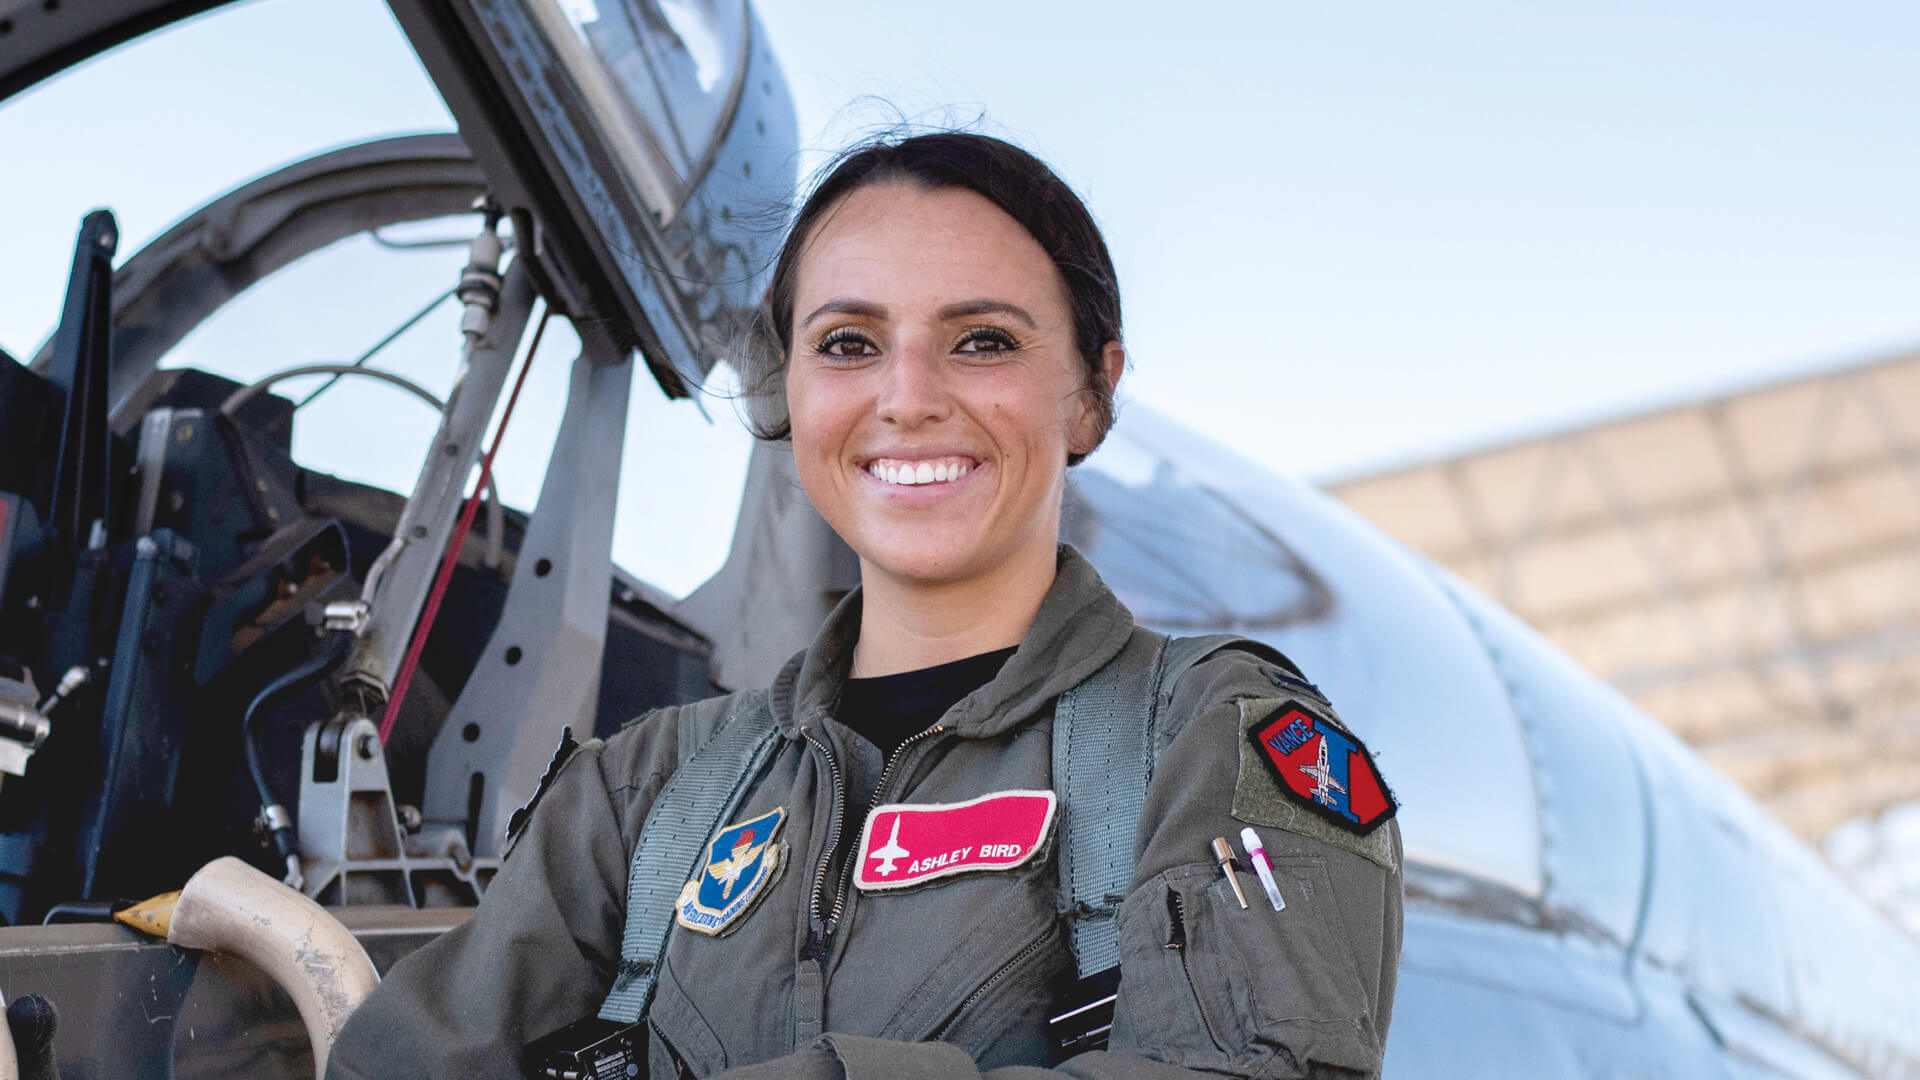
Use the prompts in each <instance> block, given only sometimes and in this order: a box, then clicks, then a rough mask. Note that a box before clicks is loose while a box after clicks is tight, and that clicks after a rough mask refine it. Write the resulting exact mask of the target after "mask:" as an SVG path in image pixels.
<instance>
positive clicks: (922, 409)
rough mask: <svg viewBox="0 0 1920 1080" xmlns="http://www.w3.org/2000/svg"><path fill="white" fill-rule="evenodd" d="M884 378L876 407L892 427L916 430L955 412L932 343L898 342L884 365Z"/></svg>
mask: <svg viewBox="0 0 1920 1080" xmlns="http://www.w3.org/2000/svg"><path fill="white" fill-rule="evenodd" d="M881 379H882V385H881V387H880V393H879V395H878V397H877V399H876V401H875V408H876V410H877V411H878V413H879V416H880V419H881V420H883V421H885V422H887V423H889V424H899V425H901V426H903V427H914V426H917V425H919V424H926V423H932V422H935V421H938V420H943V419H945V418H946V417H947V415H948V414H949V413H951V412H952V409H953V402H952V399H951V398H950V397H949V395H948V392H947V369H946V365H945V364H944V363H943V357H942V356H941V355H940V351H939V349H938V348H937V347H936V346H934V345H932V344H931V343H930V342H926V341H902V342H899V343H898V344H897V346H896V348H895V349H894V352H893V355H892V356H890V357H888V359H887V363H886V364H884V365H883V370H882V372H881Z"/></svg>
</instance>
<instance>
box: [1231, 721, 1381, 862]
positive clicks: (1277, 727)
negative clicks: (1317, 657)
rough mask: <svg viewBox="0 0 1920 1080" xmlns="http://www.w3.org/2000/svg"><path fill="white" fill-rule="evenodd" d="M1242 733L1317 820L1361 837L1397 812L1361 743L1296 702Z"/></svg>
mask: <svg viewBox="0 0 1920 1080" xmlns="http://www.w3.org/2000/svg"><path fill="white" fill-rule="evenodd" d="M1246 730H1247V738H1248V739H1250V740H1252V742H1253V745H1254V747H1255V748H1256V749H1257V750H1258V751H1259V758H1260V760H1261V761H1262V762H1264V763H1265V764H1266V766H1267V769H1268V770H1269V771H1270V772H1272V773H1273V775H1274V777H1275V779H1277V780H1279V781H1280V786H1281V788H1282V790H1284V791H1285V792H1286V793H1287V794H1288V795H1289V796H1291V797H1292V798H1293V801H1295V802H1296V803H1299V804H1301V805H1303V806H1305V807H1306V808H1307V809H1309V810H1311V811H1313V812H1314V813H1315V814H1317V815H1318V816H1319V817H1320V818H1322V819H1324V820H1326V821H1328V822H1330V823H1332V824H1334V825H1336V826H1338V827H1340V828H1342V829H1345V830H1347V831H1348V832H1352V833H1357V834H1359V835H1361V836H1365V835H1367V834H1368V833H1371V832H1372V831H1373V830H1375V829H1377V828H1379V827H1380V825H1381V823H1382V822H1385V821H1386V820H1387V819H1388V818H1390V817H1392V816H1393V814H1394V811H1396V810H1398V809H1399V806H1398V805H1397V804H1396V803H1395V802H1394V801H1393V795H1392V794H1391V793H1389V792H1388V791H1387V785H1386V784H1385V783H1384V782H1383V781H1382V780H1381V779H1380V771H1379V770H1378V769H1376V768H1374V765H1373V757H1372V755H1370V754H1368V753H1367V748H1366V747H1365V746H1363V745H1361V743H1360V740H1359V739H1358V738H1355V737H1354V735H1353V733H1352V732H1350V731H1347V730H1346V729H1344V728H1341V727H1339V726H1338V725H1335V724H1333V723H1331V722H1329V721H1328V720H1326V719H1324V718H1322V717H1321V716H1319V715H1318V714H1317V713H1315V712H1314V711H1313V710H1311V709H1309V708H1307V707H1306V706H1304V705H1301V704H1300V703H1299V702H1296V701H1288V702H1286V703H1285V704H1283V705H1281V706H1280V707H1279V708H1278V709H1275V710H1274V711H1273V712H1272V713H1270V714H1268V715H1267V716H1266V718H1265V719H1262V720H1259V721H1256V722H1254V723H1252V724H1249V725H1248V726H1247V729H1246Z"/></svg>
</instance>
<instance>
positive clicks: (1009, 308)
mask: <svg viewBox="0 0 1920 1080" xmlns="http://www.w3.org/2000/svg"><path fill="white" fill-rule="evenodd" d="M829 314H840V315H859V316H862V317H864V318H869V319H884V318H886V317H887V309H886V306H885V305H883V304H875V303H873V302H871V301H867V300H855V299H853V298H851V297H844V296H843V297H838V298H836V299H833V300H829V301H827V302H826V303H824V304H821V305H820V306H819V307H817V308H814V309H813V311H811V312H809V313H808V315H807V317H806V318H804V319H802V320H800V325H802V326H806V325H807V324H809V323H811V322H813V320H815V319H817V318H819V317H820V316H822V315H829ZM937 314H938V315H939V316H940V318H941V319H942V320H943V321H944V320H947V319H958V318H962V317H964V316H967V315H989V314H1001V315H1011V316H1013V317H1014V318H1016V319H1019V320H1020V321H1021V322H1023V323H1026V324H1027V326H1028V328H1030V329H1037V328H1038V325H1037V324H1036V323H1035V322H1034V321H1033V316H1032V315H1030V314H1028V312H1027V309H1026V308H1023V307H1021V306H1020V305H1018V304H1009V303H1007V302H1006V301H1005V300H985V299H980V300H961V301H959V302H958V303H953V304H948V305H947V306H946V307H943V308H941V309H940V310H939V312H938V313H937Z"/></svg>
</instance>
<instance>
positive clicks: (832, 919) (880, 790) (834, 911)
mask: <svg viewBox="0 0 1920 1080" xmlns="http://www.w3.org/2000/svg"><path fill="white" fill-rule="evenodd" d="M945 730H947V728H946V725H945V724H935V725H933V726H932V727H930V728H928V729H927V730H925V731H923V732H921V733H920V734H918V735H915V736H912V737H911V738H908V739H907V740H905V741H904V742H902V743H901V744H900V745H899V746H896V747H894V749H893V753H892V755H891V756H889V757H888V758H887V764H886V767H885V768H882V769H881V770H880V779H879V781H878V782H877V783H875V784H874V785H873V798H872V799H871V800H870V801H868V803H867V817H871V816H872V815H873V812H874V811H875V810H878V809H879V808H880V804H881V803H883V802H885V801H886V798H887V781H888V780H889V779H891V778H892V777H893V768H894V766H895V765H898V764H899V763H900V759H901V758H902V757H903V756H905V754H906V752H907V748H908V747H910V746H912V745H913V744H914V743H917V742H919V741H920V740H922V739H925V738H929V737H931V736H934V735H938V734H940V733H941V732H943V731H945ZM861 820H862V821H865V820H866V818H862V819H861ZM860 858H861V855H860V852H857V851H851V852H848V853H847V861H846V862H845V863H844V864H843V865H842V866H841V867H840V887H839V888H837V889H835V890H834V892H833V907H832V908H831V909H830V910H829V911H828V912H827V921H826V924H825V926H826V940H828V941H830V940H832V938H833V932H834V930H835V929H837V928H838V927H839V925H840V915H841V913H842V912H844V911H845V910H846V905H847V889H848V887H849V886H851V885H852V884H853V868H854V867H855V866H858V865H859V864H860ZM820 869H821V871H822V872H823V873H824V872H825V870H826V866H825V864H822V865H821V867H820Z"/></svg>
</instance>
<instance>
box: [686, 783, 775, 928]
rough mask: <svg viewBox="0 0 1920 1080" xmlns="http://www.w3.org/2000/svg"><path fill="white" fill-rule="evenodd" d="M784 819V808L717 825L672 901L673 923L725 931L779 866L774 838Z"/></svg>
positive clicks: (758, 894) (757, 896)
mask: <svg viewBox="0 0 1920 1080" xmlns="http://www.w3.org/2000/svg"><path fill="white" fill-rule="evenodd" d="M786 819H787V809H786V807H784V806H778V807H775V808H774V809H773V810H771V811H769V812H767V813H765V814H762V815H760V816H759V817H757V818H754V819H752V820H751V821H742V822H738V823H736V824H733V825H729V826H727V827H726V828H724V829H721V830H720V832H719V833H718V834H716V835H715V836H714V838H713V839H712V840H710V841H708V843H707V858H706V862H705V864H704V865H702V866H701V867H700V871H699V872H698V873H697V874H695V875H694V879H693V880H692V881H689V882H687V885H686V888H684V889H681V890H680V898H679V899H678V900H676V901H675V902H674V905H673V921H674V922H677V923H679V924H680V925H681V926H684V927H686V928H687V929H689V930H697V931H699V932H700V933H702V934H713V935H716V936H718V935H720V934H724V933H726V932H727V930H728V928H730V927H731V926H732V925H733V924H734V922H735V921H736V920H738V919H739V918H740V916H742V915H744V914H746V911H747V909H748V908H750V907H752V906H753V902H754V901H755V900H757V899H759V898H760V896H761V894H762V893H764V892H765V891H766V887H767V885H768V884H769V883H771V882H772V881H773V879H774V877H775V876H776V875H777V874H778V873H779V870H780V845H779V844H777V843H775V839H776V838H777V837H778V835H779V833H780V823H781V822H783V821H785V820H786Z"/></svg>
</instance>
